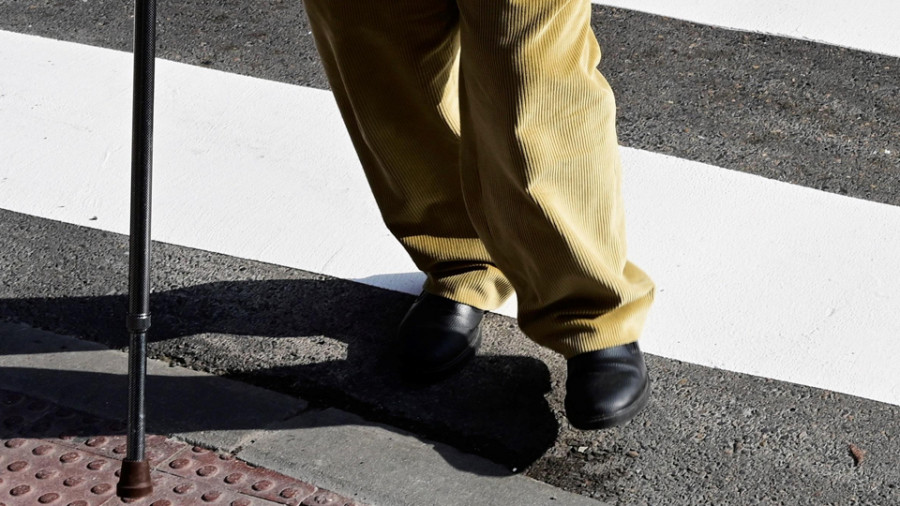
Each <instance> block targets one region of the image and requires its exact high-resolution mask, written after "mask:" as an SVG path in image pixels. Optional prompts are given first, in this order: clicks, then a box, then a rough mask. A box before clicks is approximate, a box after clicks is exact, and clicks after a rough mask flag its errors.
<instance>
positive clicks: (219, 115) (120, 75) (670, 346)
mask: <svg viewBox="0 0 900 506" xmlns="http://www.w3.org/2000/svg"><path fill="white" fill-rule="evenodd" d="M643 4H646V5H643ZM651 4H652V5H651ZM701 4H703V3H702V2H697V5H696V6H694V7H695V9H693V10H689V11H683V10H679V11H678V12H673V11H672V8H665V9H664V8H662V7H661V4H658V3H656V2H644V3H642V4H641V5H638V6H636V8H639V9H646V10H649V11H653V12H660V13H663V14H667V15H673V16H680V17H683V18H688V19H691V18H696V19H698V20H701V21H707V22H711V23H715V24H721V25H726V26H732V27H735V28H741V29H750V30H760V31H772V32H776V33H782V32H783V33H785V34H787V35H799V36H803V37H809V38H819V35H817V33H819V32H816V31H815V29H813V28H815V27H818V28H822V27H826V28H827V27H828V26H830V25H829V24H828V23H832V22H834V21H835V19H834V16H837V15H839V11H828V12H829V13H830V14H831V18H830V19H813V17H805V18H803V19H804V21H805V22H807V23H814V25H811V26H812V27H811V28H809V29H808V30H807V31H804V32H802V33H801V32H796V31H795V32H796V33H795V32H790V31H787V30H786V29H785V28H784V26H782V25H779V24H777V23H775V24H772V25H765V26H763V25H761V24H760V23H763V24H765V23H767V22H769V21H770V20H769V18H766V17H763V18H752V17H750V18H752V19H753V21H754V22H753V23H750V24H746V23H743V22H742V19H747V18H748V16H746V14H747V13H746V12H745V13H743V14H742V15H741V16H737V15H738V14H739V13H738V11H735V10H729V11H728V13H729V15H730V16H732V17H729V18H727V19H726V18H723V17H715V18H711V17H710V16H712V15H713V14H716V13H717V12H718V13H719V14H716V15H720V14H721V15H722V16H724V15H725V11H726V9H711V8H708V7H709V6H705V5H701ZM770 7H771V6H770ZM881 7H884V6H881ZM773 9H774V10H775V11H778V9H775V8H774V7H773ZM866 12H872V11H871V10H870V11H866ZM694 14H696V15H694ZM735 16H737V17H735ZM739 18H740V19H739ZM790 18H791V16H788V15H785V16H780V18H779V19H781V20H782V21H784V20H785V19H790ZM815 23H818V24H815ZM845 28H847V30H845V31H849V32H854V33H855V32H856V31H855V30H852V29H849V27H845ZM798 30H799V29H798ZM877 32H878V30H877V29H874V30H870V31H869V33H870V34H874V33H877ZM829 34H831V35H833V36H834V37H833V38H832V39H830V40H827V42H830V43H845V44H848V45H855V46H865V47H866V49H870V50H872V51H879V52H883V53H887V54H894V53H896V52H897V48H896V47H887V46H885V44H884V43H883V42H884V41H880V42H879V41H875V40H874V39H873V40H857V41H855V42H848V41H847V40H846V39H844V38H842V36H841V34H840V33H837V32H833V31H831V32H829ZM897 40H900V39H897V38H894V39H891V40H890V41H889V42H890V44H888V45H891V44H893V45H894V46H896V45H897V44H898V43H897ZM129 66H130V55H128V54H126V53H121V52H116V51H112V50H108V49H102V48H97V47H90V46H84V45H80V44H74V43H69V42H61V41H57V40H53V39H50V38H42V37H34V36H29V35H22V34H18V33H13V32H0V93H2V95H0V129H2V131H0V156H2V159H3V164H2V166H0V207H2V208H3V209H7V210H12V211H16V212H21V213H25V214H29V215H33V216H38V217H42V218H48V219H53V220H59V221H63V222H67V223H72V224H76V225H81V226H85V227H91V228H98V229H101V230H107V231H113V232H118V233H127V212H126V210H127V177H128V174H127V171H125V170H122V168H123V167H127V166H128V163H129V162H128V157H129V145H130V133H129V126H128V125H129V117H128V114H129V110H130V109H129V100H130V75H129V73H128V69H129V68H130V67H129ZM63 83H64V84H63ZM157 94H158V98H157V111H158V112H157V126H156V151H155V161H156V174H155V202H154V204H155V207H154V239H156V240H160V241H165V242H170V243H173V244H178V245H183V246H189V247H194V248H200V249H205V250H209V251H214V252H219V253H224V254H228V255H232V256H236V257H240V258H247V259H253V260H260V261H265V262H270V263H275V264H280V265H286V266H289V267H294V268H299V269H304V270H308V271H312V272H318V273H322V274H326V275H330V276H336V277H341V278H345V279H351V280H356V281H360V282H363V283H367V284H372V285H375V286H380V287H384V288H389V289H392V290H399V291H404V292H409V293H415V292H417V291H418V289H419V286H420V283H421V276H420V275H419V274H417V273H416V272H415V268H414V266H413V265H412V264H411V262H410V261H409V260H408V259H407V258H406V256H405V255H404V253H403V251H402V250H401V249H400V248H399V246H397V244H396V243H395V242H394V241H393V239H392V238H391V237H390V235H389V233H388V232H387V231H386V229H385V228H384V226H383V225H382V224H381V221H380V219H379V217H378V213H377V209H376V208H375V206H374V203H373V201H372V199H371V197H370V196H369V194H368V191H367V189H366V185H365V180H364V178H363V177H362V173H361V170H360V168H359V166H358V162H357V161H356V159H355V157H354V154H353V151H352V147H351V146H350V143H349V140H348V138H347V136H346V134H345V133H344V131H343V127H342V125H341V122H340V119H339V117H338V114H337V111H336V109H335V107H334V105H333V102H332V99H331V97H330V94H329V92H327V91H325V90H318V89H313V88H308V87H304V86H296V85H290V84H284V83H277V82H272V81H267V80H262V79H257V78H253V77H247V76H239V75H236V74H231V73H224V72H219V71H215V70H211V69H204V68H199V67H196V66H190V65H185V64H180V63H174V62H170V61H165V60H161V61H160V62H159V70H158V92H157ZM892 149H894V150H895V151H893V152H892V151H891V150H892ZM883 150H884V154H885V155H886V156H893V157H894V159H895V160H896V156H897V152H898V151H900V146H896V147H894V146H887V147H884V148H883ZM623 157H624V162H625V167H626V175H625V193H626V202H627V206H628V212H629V217H628V218H629V230H630V232H629V235H630V250H631V258H632V259H633V260H634V261H635V262H636V263H638V264H639V265H642V266H643V267H645V268H646V269H647V270H648V271H649V272H651V273H652V274H653V276H654V278H655V280H656V281H657V283H658V286H659V297H658V302H657V305H656V307H655V308H654V312H653V314H652V316H651V319H650V322H649V323H648V327H647V330H646V335H645V338H644V340H643V343H644V347H645V349H646V350H647V351H648V352H650V353H654V354H658V355H661V356H665V357H668V358H675V359H678V360H683V361H687V362H691V363H696V364H700V365H707V366H712V367H717V368H722V369H727V370H732V371H738V372H746V373H750V374H754V375H760V376H766V377H770V378H774V379H779V380H784V381H790V382H794V383H800V384H804V385H810V386H815V387H819V388H824V389H829V390H835V391H839V392H844V393H850V394H853V395H857V396H861V397H865V398H869V399H873V400H878V401H882V402H887V403H891V404H895V405H900V374H898V373H897V372H896V369H895V367H894V365H893V357H895V356H897V355H898V354H900V341H898V340H897V339H896V336H897V335H900V318H897V317H896V314H897V309H898V308H900V295H898V293H897V292H896V290H895V287H896V286H898V285H900V267H898V262H897V260H896V254H897V252H898V251H900V234H897V233H896V231H898V230H900V208H897V207H896V206H892V205H888V204H881V203H875V202H869V201H865V200H860V199H853V198H849V197H844V196H839V195H834V194H831V193H825V192H821V191H816V190H812V189H808V188H804V187H800V186H795V185H788V184H785V183H781V182H777V181H773V180H770V179H765V178H761V177H758V176H753V175H748V174H743V173H738V172H734V171H729V170H724V169H721V168H718V167H715V166H711V165H707V164H702V163H698V162H694V161H691V160H687V159H683V158H676V157H670V156H665V155H661V154H656V153H652V152H650V151H644V150H639V149H629V148H625V149H624V152H623ZM862 170H865V168H862ZM514 308H515V306H514V300H513V301H511V302H510V303H508V304H507V305H505V306H504V307H503V308H501V310H500V312H501V313H503V314H507V315H511V316H514V312H515V309H514Z"/></svg>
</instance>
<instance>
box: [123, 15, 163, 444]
mask: <svg viewBox="0 0 900 506" xmlns="http://www.w3.org/2000/svg"><path fill="white" fill-rule="evenodd" d="M155 46H156V2H155V0H136V3H135V16H134V95H133V98H134V101H133V103H132V130H131V132H132V133H131V135H132V138H131V146H132V148H131V231H130V255H129V276H128V283H129V291H128V293H129V301H128V321H127V326H128V331H129V332H130V333H131V342H130V346H129V352H130V353H129V355H130V356H129V363H128V384H129V402H128V445H127V456H126V458H127V459H128V460H131V461H142V460H144V453H145V451H144V439H145V436H144V432H145V420H144V391H145V388H144V386H145V377H146V363H147V330H148V329H149V328H150V209H151V181H152V173H153V170H152V169H153V88H154V60H155V57H156V47H155Z"/></svg>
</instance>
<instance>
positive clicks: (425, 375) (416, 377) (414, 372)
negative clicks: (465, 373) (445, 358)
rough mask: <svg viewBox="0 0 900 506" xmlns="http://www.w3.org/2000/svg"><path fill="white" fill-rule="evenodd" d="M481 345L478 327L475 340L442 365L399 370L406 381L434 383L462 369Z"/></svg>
mask: <svg viewBox="0 0 900 506" xmlns="http://www.w3.org/2000/svg"><path fill="white" fill-rule="evenodd" d="M480 346H481V329H478V333H477V334H476V335H475V340H474V341H473V342H472V344H471V345H470V346H469V347H468V348H466V350H465V351H464V352H462V353H460V354H459V355H457V356H456V357H454V358H453V360H451V361H449V362H447V363H446V364H444V365H443V366H441V367H440V368H438V369H403V370H401V371H400V373H401V375H402V376H403V378H404V379H405V380H407V381H410V382H413V383H436V382H438V381H441V380H443V379H447V378H448V377H450V376H452V375H453V374H455V373H456V372H458V371H459V370H460V369H462V368H463V367H464V366H465V365H466V364H468V363H469V361H470V360H472V358H474V357H475V352H477V351H478V348H479V347H480Z"/></svg>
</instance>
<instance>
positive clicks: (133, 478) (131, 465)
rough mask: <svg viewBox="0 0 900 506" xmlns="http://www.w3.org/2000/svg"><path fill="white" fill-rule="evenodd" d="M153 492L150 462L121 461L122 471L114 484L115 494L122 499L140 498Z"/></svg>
mask: <svg viewBox="0 0 900 506" xmlns="http://www.w3.org/2000/svg"><path fill="white" fill-rule="evenodd" d="M152 493H153V482H151V481H150V463H149V462H147V461H146V460H139V461H137V462H135V461H131V460H125V461H123V462H122V472H121V473H120V474H119V483H118V484H117V485H116V495H117V496H119V497H121V498H122V499H140V498H141V497H147V496H148V495H150V494H152Z"/></svg>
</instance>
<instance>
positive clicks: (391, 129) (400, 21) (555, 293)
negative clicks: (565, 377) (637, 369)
mask: <svg viewBox="0 0 900 506" xmlns="http://www.w3.org/2000/svg"><path fill="white" fill-rule="evenodd" d="M306 7H307V13H308V15H309V18H310V21H311V23H312V26H313V33H314V35H315V39H316V43H317V46H318V49H319V52H320V54H321V56H322V61H323V64H324V66H325V69H326V72H327V75H328V78H329V81H330V82H331V86H332V89H333V91H334V95H335V98H336V100H337V103H338V106H339V108H340V110H341V113H342V115H343V117H344V121H345V123H346V125H347V128H348V130H349V132H350V136H351V138H352V140H353V143H354V146H355V148H356V150H357V152H358V154H359V157H360V160H361V162H362V165H363V167H364V169H365V171H366V176H367V178H368V181H369V184H370V186H371V188H372V191H373V193H374V195H375V199H376V201H377V203H378V205H379V208H380V210H381V213H382V216H383V218H384V220H385V223H386V224H387V226H388V228H389V229H390V230H391V232H392V233H393V234H394V235H395V236H396V237H397V239H398V240H399V241H400V242H401V243H402V244H403V246H404V247H405V248H406V250H407V252H408V253H409V254H410V256H411V257H412V259H413V260H414V262H415V263H416V265H417V267H418V268H419V269H421V270H422V271H423V272H424V273H426V275H427V281H426V285H425V291H426V292H428V293H431V294H435V295H439V296H442V297H445V298H447V299H451V300H453V301H456V302H459V303H462V304H466V305H469V306H474V307H476V308H479V309H485V310H490V309H495V308H496V307H498V306H499V305H500V304H501V303H502V302H503V301H504V300H505V299H506V298H507V297H509V296H510V295H511V293H512V292H513V290H515V292H516V294H517V297H518V303H519V307H518V321H519V325H520V327H521V329H522V330H523V332H524V333H525V334H526V335H528V336H529V337H530V338H532V339H534V340H535V341H536V342H538V343H539V344H541V345H544V346H547V347H549V348H551V349H553V350H555V351H557V352H559V353H561V354H563V355H564V356H565V357H566V358H572V357H574V356H576V355H581V354H585V353H587V352H592V351H595V350H602V349H608V348H612V347H616V346H620V345H624V344H627V343H632V342H634V341H636V340H637V339H638V337H639V336H640V333H641V328H642V326H643V322H644V319H645V316H646V313H647V311H648V309H649V306H650V304H651V300H652V298H653V284H652V282H651V281H650V279H649V278H648V277H647V276H646V275H645V274H644V273H643V272H642V271H641V270H640V269H638V268H637V267H636V266H634V265H632V264H631V263H629V262H628V261H627V260H626V247H625V224H624V212H623V206H622V198H621V193H620V180H621V177H620V162H619V154H618V144H617V140H616V132H615V103H614V98H613V94H612V91H611V89H610V87H609V85H608V83H607V82H606V80H605V79H604V78H603V76H602V75H601V74H600V73H599V71H598V70H597V68H596V67H597V64H598V63H599V60H600V49H599V46H598V44H597V41H596V39H595V37H594V34H593V32H592V30H591V27H590V2H589V0H495V1H485V0H306Z"/></svg>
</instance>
